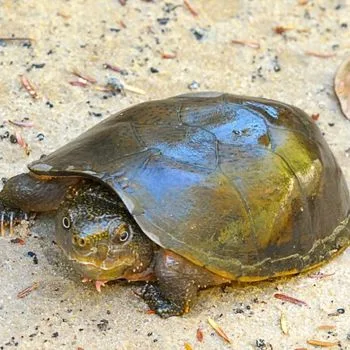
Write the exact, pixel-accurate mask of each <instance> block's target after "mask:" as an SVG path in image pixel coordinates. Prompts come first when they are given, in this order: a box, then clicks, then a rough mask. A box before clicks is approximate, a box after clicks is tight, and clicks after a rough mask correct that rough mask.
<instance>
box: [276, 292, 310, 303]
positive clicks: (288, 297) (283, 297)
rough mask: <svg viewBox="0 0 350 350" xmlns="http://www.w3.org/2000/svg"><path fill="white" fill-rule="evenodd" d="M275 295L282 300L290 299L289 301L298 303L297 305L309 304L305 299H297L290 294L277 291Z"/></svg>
mask: <svg viewBox="0 0 350 350" xmlns="http://www.w3.org/2000/svg"><path fill="white" fill-rule="evenodd" d="M274 297H275V298H276V299H280V300H283V301H288V302H289V303H292V304H296V305H300V306H302V305H304V306H307V304H306V303H305V301H302V300H300V299H296V298H293V297H290V296H289V295H285V294H280V293H276V294H274Z"/></svg>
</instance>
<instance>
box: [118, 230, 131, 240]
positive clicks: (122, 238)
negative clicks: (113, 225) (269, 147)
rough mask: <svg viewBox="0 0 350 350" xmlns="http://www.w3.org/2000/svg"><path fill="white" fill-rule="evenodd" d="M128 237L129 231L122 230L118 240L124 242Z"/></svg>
mask: <svg viewBox="0 0 350 350" xmlns="http://www.w3.org/2000/svg"><path fill="white" fill-rule="evenodd" d="M128 238H129V232H128V231H123V232H122V233H120V234H119V241H120V242H125V241H127V240H128Z"/></svg>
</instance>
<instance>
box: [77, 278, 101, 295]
mask: <svg viewBox="0 0 350 350" xmlns="http://www.w3.org/2000/svg"><path fill="white" fill-rule="evenodd" d="M81 281H82V282H83V283H88V282H94V281H93V280H92V279H91V278H88V277H83V278H82V280H81ZM107 282H108V281H95V288H96V290H97V291H98V292H99V293H101V287H105V286H106V283H107Z"/></svg>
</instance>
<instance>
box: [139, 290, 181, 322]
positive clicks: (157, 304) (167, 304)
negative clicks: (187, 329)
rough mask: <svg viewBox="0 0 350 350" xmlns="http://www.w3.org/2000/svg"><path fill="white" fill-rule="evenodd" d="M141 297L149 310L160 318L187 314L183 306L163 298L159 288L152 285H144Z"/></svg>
mask: <svg viewBox="0 0 350 350" xmlns="http://www.w3.org/2000/svg"><path fill="white" fill-rule="evenodd" d="M141 297H142V298H143V300H145V302H146V303H147V304H148V306H149V307H150V309H151V310H153V311H155V313H156V314H157V315H159V316H160V317H162V318H168V317H171V316H180V315H182V314H184V313H185V312H187V310H186V307H184V305H178V304H176V303H174V302H172V301H170V300H168V299H166V298H164V296H163V295H162V293H161V291H160V289H159V287H158V286H157V285H154V284H146V285H145V286H144V287H143V288H142V290H141Z"/></svg>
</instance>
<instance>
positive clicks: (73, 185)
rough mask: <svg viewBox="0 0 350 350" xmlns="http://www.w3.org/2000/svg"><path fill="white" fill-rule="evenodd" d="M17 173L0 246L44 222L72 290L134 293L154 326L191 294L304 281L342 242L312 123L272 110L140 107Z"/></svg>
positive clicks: (197, 96) (273, 104) (263, 106)
mask: <svg viewBox="0 0 350 350" xmlns="http://www.w3.org/2000/svg"><path fill="white" fill-rule="evenodd" d="M28 168H29V172H28V173H23V174H19V175H17V176H14V177H12V178H10V179H9V180H8V181H7V182H6V183H5V185H4V187H3V189H2V191H1V192H0V203H1V231H2V233H4V227H7V225H8V226H10V229H12V228H13V224H14V223H15V221H16V219H19V218H23V217H24V215H26V214H28V213H32V212H44V211H52V210H54V211H56V228H55V240H56V242H57V244H58V245H59V246H60V247H61V248H62V250H63V252H64V254H65V256H66V257H67V258H68V259H69V260H70V261H71V262H72V264H73V265H74V266H75V268H76V269H77V271H78V272H79V273H80V274H81V275H82V276H83V277H84V278H87V279H91V280H94V281H96V286H97V287H98V288H100V287H101V285H103V284H104V283H106V282H108V281H111V280H118V279H125V280H128V281H144V283H143V285H142V289H141V291H140V295H141V296H142V298H143V299H144V300H145V301H146V302H147V303H148V305H149V307H150V308H151V309H152V310H154V311H155V312H156V313H157V314H158V315H160V316H161V317H164V318H166V317H170V316H174V315H182V314H184V313H187V312H189V310H190V308H191V307H192V305H193V304H194V301H195V299H196V296H197V294H198V293H197V292H198V291H199V290H201V289H204V288H207V287H212V286H218V285H225V284H230V283H233V282H234V281H242V282H254V281H260V280H266V279H270V278H273V277H280V276H287V275H293V274H297V273H300V272H304V271H307V270H309V269H311V268H315V267H317V266H319V265H320V264H322V263H324V262H326V261H328V260H329V259H330V258H331V257H333V256H334V255H335V254H336V253H339V252H341V251H342V250H344V249H345V248H346V247H347V246H348V245H349V243H350V231H349V227H350V226H349V225H350V224H349V209H350V201H349V191H348V188H347V184H346V181H345V179H344V176H343V174H342V171H341V169H340V167H339V165H338V164H337V161H336V159H335V157H334V155H333V153H332V152H331V150H330V148H329V146H328V145H327V143H326V141H325V139H324V137H323V135H322V134H321V132H320V130H319V128H318V126H317V125H316V124H315V122H314V121H313V120H312V119H311V118H309V116H308V115H307V114H306V113H305V112H303V111H302V110H300V109H299V108H297V107H293V106H291V105H288V104H285V103H282V102H277V101H273V100H269V99H264V98H254V97H249V96H238V95H233V94H227V93H220V92H202V93H192V94H184V95H178V96H175V97H170V98H167V99H163V100H155V101H149V102H144V103H140V104H138V105H135V106H132V107H129V108H127V109H124V110H122V111H120V112H119V113H116V114H114V115H112V116H110V117H109V118H106V119H105V120H103V121H102V122H100V123H99V124H97V125H96V126H94V127H92V128H91V129H89V130H88V131H86V132H85V133H83V134H81V135H80V136H79V137H77V138H76V139H74V140H73V141H71V142H69V143H68V144H66V145H64V146H63V147H61V148H59V149H58V150H56V151H54V152H53V153H51V154H49V155H47V156H44V157H42V158H41V159H39V160H37V161H34V162H33V163H31V164H30V165H29V166H28Z"/></svg>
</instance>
